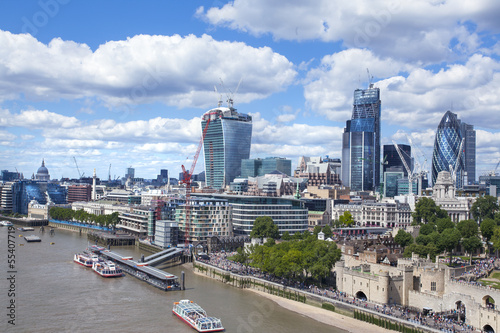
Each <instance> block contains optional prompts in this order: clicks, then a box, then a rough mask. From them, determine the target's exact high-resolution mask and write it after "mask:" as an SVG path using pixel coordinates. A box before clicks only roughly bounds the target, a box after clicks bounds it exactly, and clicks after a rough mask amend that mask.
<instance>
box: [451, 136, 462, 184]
mask: <svg viewBox="0 0 500 333" xmlns="http://www.w3.org/2000/svg"><path fill="white" fill-rule="evenodd" d="M464 142H465V138H464V139H462V141H461V142H460V148H458V155H457V160H456V161H455V167H452V165H451V164H450V165H449V168H450V173H451V179H453V184H454V185H455V186H457V170H458V165H459V164H460V157H461V156H462V147H463V146H464Z"/></svg>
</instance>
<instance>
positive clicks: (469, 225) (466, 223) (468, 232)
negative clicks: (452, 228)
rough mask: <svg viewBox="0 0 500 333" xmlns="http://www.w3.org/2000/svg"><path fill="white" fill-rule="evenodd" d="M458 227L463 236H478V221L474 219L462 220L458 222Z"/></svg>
mask: <svg viewBox="0 0 500 333" xmlns="http://www.w3.org/2000/svg"><path fill="white" fill-rule="evenodd" d="M457 229H458V231H460V234H461V235H462V238H469V237H472V236H477V234H478V230H479V228H478V225H477V222H476V221H474V220H462V221H460V222H458V223H457Z"/></svg>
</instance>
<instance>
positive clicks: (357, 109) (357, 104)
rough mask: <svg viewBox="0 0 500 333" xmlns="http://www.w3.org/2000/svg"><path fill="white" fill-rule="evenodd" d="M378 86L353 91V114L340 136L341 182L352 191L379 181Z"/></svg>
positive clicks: (373, 184) (365, 187) (372, 185)
mask: <svg viewBox="0 0 500 333" xmlns="http://www.w3.org/2000/svg"><path fill="white" fill-rule="evenodd" d="M380 106H381V102H380V89H379V88H374V87H373V85H372V84H370V87H369V88H368V89H356V90H355V91H354V105H353V110H352V118H351V120H348V121H347V122H346V127H345V129H344V133H343V137H342V183H343V184H344V185H345V186H350V187H351V189H352V190H354V191H370V190H374V189H376V188H378V186H379V184H380Z"/></svg>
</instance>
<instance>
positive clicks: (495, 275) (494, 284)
mask: <svg viewBox="0 0 500 333" xmlns="http://www.w3.org/2000/svg"><path fill="white" fill-rule="evenodd" d="M488 279H495V280H497V281H485V280H484V279H479V280H478V282H480V283H481V284H482V285H484V286H491V288H495V289H500V271H493V272H491V274H490V275H489V276H488Z"/></svg>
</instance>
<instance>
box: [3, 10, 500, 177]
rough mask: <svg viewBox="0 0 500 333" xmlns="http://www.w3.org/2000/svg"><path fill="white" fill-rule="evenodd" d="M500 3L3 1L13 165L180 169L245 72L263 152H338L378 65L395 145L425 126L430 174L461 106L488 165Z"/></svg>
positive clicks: (499, 85) (256, 141)
mask: <svg viewBox="0 0 500 333" xmlns="http://www.w3.org/2000/svg"><path fill="white" fill-rule="evenodd" d="M499 12H500V2H498V1H494V0H479V1H473V0H460V1H445V0H443V1H435V0H427V1H426V0H420V1H412V2H408V1H403V0H401V1H397V0H396V1H382V0H372V1H369V0H353V1H349V2H345V1H341V0H339V1H333V0H316V1H309V2H300V1H289V2H286V3H284V2H282V1H277V0H267V1H266V0H253V1H250V0H235V1H233V2H226V1H183V2H173V1H142V2H139V1H75V0H72V1H71V0H39V1H23V3H22V6H21V5H19V2H18V1H1V2H0V161H1V163H0V164H1V169H8V170H12V171H14V170H15V169H16V168H17V169H18V170H19V171H20V172H23V173H24V175H25V177H29V176H31V174H32V173H33V172H36V170H37V168H38V167H39V165H40V163H41V160H42V158H45V162H46V166H47V167H48V169H49V172H50V173H51V176H52V178H60V177H62V176H64V177H78V173H77V170H76V167H75V164H74V160H73V157H75V158H76V159H77V161H78V165H79V167H80V170H81V171H82V172H85V174H86V175H91V174H92V171H93V169H94V168H96V169H97V175H98V176H99V177H101V178H107V177H108V170H109V165H110V164H111V177H115V176H123V174H124V173H125V168H126V167H129V166H133V167H134V168H135V169H136V175H137V176H138V177H144V178H153V177H155V175H156V174H158V173H159V171H160V169H164V168H166V169H168V170H169V172H170V174H171V175H172V176H174V177H177V175H178V173H179V172H180V170H181V165H182V164H185V165H187V166H190V165H191V163H192V158H193V156H194V154H195V152H196V147H197V144H198V142H199V139H200V134H201V128H200V127H201V126H200V116H201V115H202V114H203V113H204V112H205V111H206V110H208V109H210V108H212V107H215V106H216V105H217V101H218V99H219V94H222V96H223V99H224V100H225V99H226V98H227V97H226V95H227V93H229V91H234V90H235V88H236V87H237V85H238V82H240V80H241V84H240V86H239V89H238V91H237V92H236V94H235V95H234V99H235V107H236V108H237V109H238V111H240V112H242V113H249V114H251V115H252V116H253V118H254V122H253V124H254V125H253V138H252V150H251V157H267V156H280V157H287V158H290V159H292V161H293V164H294V165H295V164H296V163H297V160H298V158H299V157H300V156H302V155H306V156H320V155H321V156H325V155H329V156H331V157H340V156H341V137H342V131H343V127H344V126H345V121H346V120H347V119H349V118H350V116H351V109H352V96H353V91H354V89H356V88H366V87H367V85H368V78H369V76H368V73H367V69H369V75H370V76H373V79H372V81H373V83H374V85H375V86H376V87H379V88H380V89H381V99H382V137H383V138H382V143H383V144H390V143H392V140H396V141H397V142H398V143H408V136H409V137H411V139H412V142H413V144H414V145H415V146H418V147H419V148H420V150H421V151H422V154H420V153H419V154H416V156H415V157H416V159H417V161H420V163H421V164H424V161H425V160H427V163H426V169H427V170H430V165H431V159H432V146H433V141H434V135H435V131H436V128H437V125H438V124H439V121H440V119H441V117H442V116H443V115H444V113H445V112H446V110H449V109H451V110H452V111H453V112H455V113H457V114H458V116H459V118H460V119H462V120H463V121H465V122H467V123H469V124H473V125H474V126H475V128H476V130H477V174H478V175H480V174H482V173H484V172H487V171H489V170H492V169H493V168H494V167H495V165H496V163H497V162H498V160H500V149H499V147H500V132H499V128H500V122H499V121H498V120H499V118H500V117H499V111H500V94H499V92H500V73H499V72H500V43H499V37H500V22H499V21H498V18H497V13H499ZM221 79H222V82H223V84H221ZM214 86H216V87H217V90H218V93H216V92H215V91H214ZM202 170H203V162H202V157H201V156H200V160H199V163H198V167H197V169H196V172H200V171H202Z"/></svg>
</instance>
